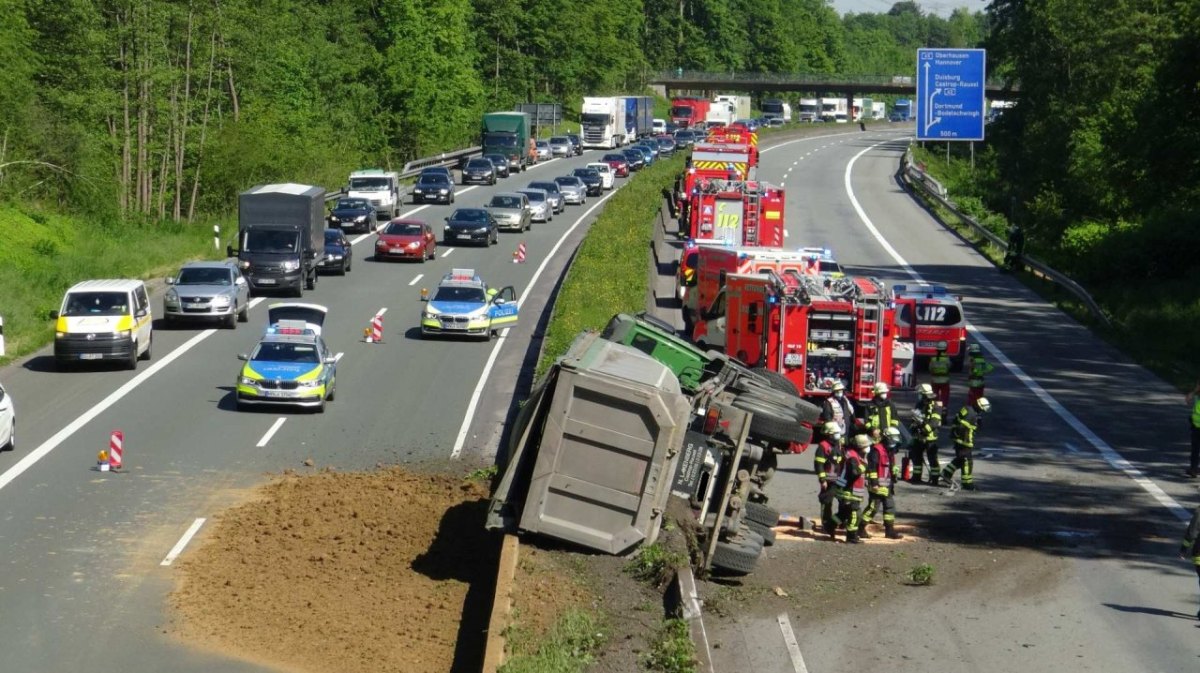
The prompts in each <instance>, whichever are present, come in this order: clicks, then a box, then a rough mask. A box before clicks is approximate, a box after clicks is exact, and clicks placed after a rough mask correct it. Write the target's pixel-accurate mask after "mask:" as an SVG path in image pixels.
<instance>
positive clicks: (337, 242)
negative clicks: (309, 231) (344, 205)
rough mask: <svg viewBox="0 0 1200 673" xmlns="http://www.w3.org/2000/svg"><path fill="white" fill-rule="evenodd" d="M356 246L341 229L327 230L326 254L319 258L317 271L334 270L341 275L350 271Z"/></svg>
mask: <svg viewBox="0 0 1200 673" xmlns="http://www.w3.org/2000/svg"><path fill="white" fill-rule="evenodd" d="M353 254H354V248H353V246H351V245H350V241H348V240H347V239H346V234H345V233H344V232H342V230H341V229H326V230H325V256H324V257H322V258H321V259H319V260H317V271H318V272H320V271H332V272H333V273H336V274H338V275H339V276H344V275H346V274H348V273H350V264H351V261H352V260H351V257H352V256H353Z"/></svg>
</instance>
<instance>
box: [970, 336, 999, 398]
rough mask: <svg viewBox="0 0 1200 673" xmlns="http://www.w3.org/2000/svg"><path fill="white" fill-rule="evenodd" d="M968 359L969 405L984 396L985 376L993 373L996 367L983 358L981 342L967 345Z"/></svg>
mask: <svg viewBox="0 0 1200 673" xmlns="http://www.w3.org/2000/svg"><path fill="white" fill-rule="evenodd" d="M967 360H969V363H968V365H967V366H968V369H967V372H968V373H967V406H971V405H972V404H974V403H975V400H977V399H979V398H981V397H983V383H984V381H983V377H985V376H987V375H988V374H991V373H992V372H993V371H994V370H995V369H996V367H995V366H993V365H992V363H990V362H988V361H987V360H985V359H983V349H982V348H980V347H979V344H971V345H970V346H967Z"/></svg>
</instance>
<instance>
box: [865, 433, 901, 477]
mask: <svg viewBox="0 0 1200 673" xmlns="http://www.w3.org/2000/svg"><path fill="white" fill-rule="evenodd" d="M869 451H870V453H868V454H867V473H866V474H867V482H868V483H869V484H870V486H871V488H877V487H879V486H880V485H883V486H892V485H894V484H895V481H896V474H895V470H893V469H892V468H893V467H894V466H895V464H896V461H895V456H893V455H892V452H891V451H890V450H889V449H888V448H887V446H885V445H884V444H883V443H882V442H880V443H877V444H872V445H871V448H870V449H869Z"/></svg>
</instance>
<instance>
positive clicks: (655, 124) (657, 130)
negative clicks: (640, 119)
mask: <svg viewBox="0 0 1200 673" xmlns="http://www.w3.org/2000/svg"><path fill="white" fill-rule="evenodd" d="M650 130H651V131H652V132H653V133H654V135H659V134H662V133H666V132H667V120H665V119H654V120H652V121H651V122H650Z"/></svg>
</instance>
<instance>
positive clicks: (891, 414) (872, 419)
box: [863, 381, 900, 432]
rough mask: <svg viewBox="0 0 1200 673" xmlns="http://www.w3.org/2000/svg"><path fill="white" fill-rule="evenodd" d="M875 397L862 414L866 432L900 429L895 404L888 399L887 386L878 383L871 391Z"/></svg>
mask: <svg viewBox="0 0 1200 673" xmlns="http://www.w3.org/2000/svg"><path fill="white" fill-rule="evenodd" d="M871 392H872V393H873V394H874V395H875V396H874V397H873V398H871V402H870V404H868V405H867V408H866V409H865V410H864V412H863V416H864V420H865V421H866V425H867V430H879V431H880V432H882V431H883V430H886V429H887V428H898V427H900V413H899V412H897V411H896V403H895V402H892V401H891V400H890V399H888V393H889V392H890V391H889V390H888V384H886V383H884V382H883V381H880V382H879V383H876V384H875V387H874V388H872V389H871Z"/></svg>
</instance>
